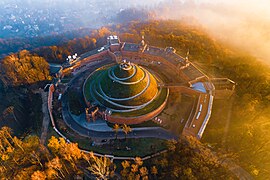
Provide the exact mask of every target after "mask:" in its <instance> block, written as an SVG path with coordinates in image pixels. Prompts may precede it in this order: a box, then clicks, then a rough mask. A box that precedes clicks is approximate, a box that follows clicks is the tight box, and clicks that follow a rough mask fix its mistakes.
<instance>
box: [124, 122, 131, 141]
mask: <svg viewBox="0 0 270 180" xmlns="http://www.w3.org/2000/svg"><path fill="white" fill-rule="evenodd" d="M122 130H123V132H124V133H125V139H127V134H128V133H130V132H131V131H132V129H131V127H130V126H127V125H126V124H124V125H123V126H122Z"/></svg>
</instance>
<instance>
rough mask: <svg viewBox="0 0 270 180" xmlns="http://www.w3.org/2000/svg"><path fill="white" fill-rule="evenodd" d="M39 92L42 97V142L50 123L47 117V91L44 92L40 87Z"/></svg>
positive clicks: (44, 139)
mask: <svg viewBox="0 0 270 180" xmlns="http://www.w3.org/2000/svg"><path fill="white" fill-rule="evenodd" d="M39 93H40V95H41V98H42V113H43V121H42V128H41V136H40V142H41V143H42V144H44V143H45V141H46V138H47V132H48V127H49V123H50V117H49V111H48V92H44V91H43V90H42V89H41V90H40V91H39Z"/></svg>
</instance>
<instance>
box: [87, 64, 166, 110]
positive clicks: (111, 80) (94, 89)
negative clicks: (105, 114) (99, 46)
mask: <svg viewBox="0 0 270 180" xmlns="http://www.w3.org/2000/svg"><path fill="white" fill-rule="evenodd" d="M117 68H119V67H118V66H113V67H110V68H108V69H107V70H105V71H103V72H101V73H100V74H98V75H97V77H96V78H95V80H93V81H92V82H91V84H90V89H89V90H90V94H91V97H92V99H93V100H94V101H95V102H96V103H98V104H100V105H102V106H104V107H106V108H107V109H109V110H111V111H112V112H131V111H136V110H140V109H143V108H145V107H146V106H148V105H149V104H150V103H152V102H153V101H154V100H155V99H157V98H158V97H159V95H160V92H161V89H159V88H158V87H157V83H156V79H155V78H154V77H153V76H152V75H151V74H150V73H149V72H148V71H147V70H146V69H144V68H142V67H140V66H137V65H134V64H129V65H128V66H125V68H126V69H124V68H122V69H121V68H120V70H119V69H118V73H117V72H116V69H117ZM119 72H120V73H122V76H121V74H120V75H119ZM138 72H139V73H138ZM123 76H124V77H123ZM108 84H109V85H108ZM110 85H111V86H112V87H118V86H120V87H119V89H118V90H115V91H119V90H120V91H121V90H123V91H124V90H125V89H127V90H128V89H129V88H130V89H132V88H136V89H135V90H136V91H134V92H137V93H135V94H132V93H130V92H129V91H127V92H129V93H127V95H128V96H127V97H116V96H112V95H113V93H110V92H111V91H114V89H110V87H111V86H110ZM104 86H106V87H107V86H109V88H108V87H107V88H105V89H107V90H105V89H104ZM108 89H109V90H110V91H108ZM132 92H133V91H132ZM115 94H117V93H115ZM134 102H135V103H137V104H136V105H134V104H133V103H134Z"/></svg>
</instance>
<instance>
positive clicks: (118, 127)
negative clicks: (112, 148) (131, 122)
mask: <svg viewBox="0 0 270 180" xmlns="http://www.w3.org/2000/svg"><path fill="white" fill-rule="evenodd" d="M119 129H120V126H119V124H114V125H113V131H114V132H115V139H116V140H117V134H118V131H119Z"/></svg>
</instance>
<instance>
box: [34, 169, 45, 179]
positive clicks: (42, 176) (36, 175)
mask: <svg viewBox="0 0 270 180" xmlns="http://www.w3.org/2000/svg"><path fill="white" fill-rule="evenodd" d="M45 179H46V174H45V173H44V172H43V171H35V172H34V173H33V174H32V175H31V180H45Z"/></svg>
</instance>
